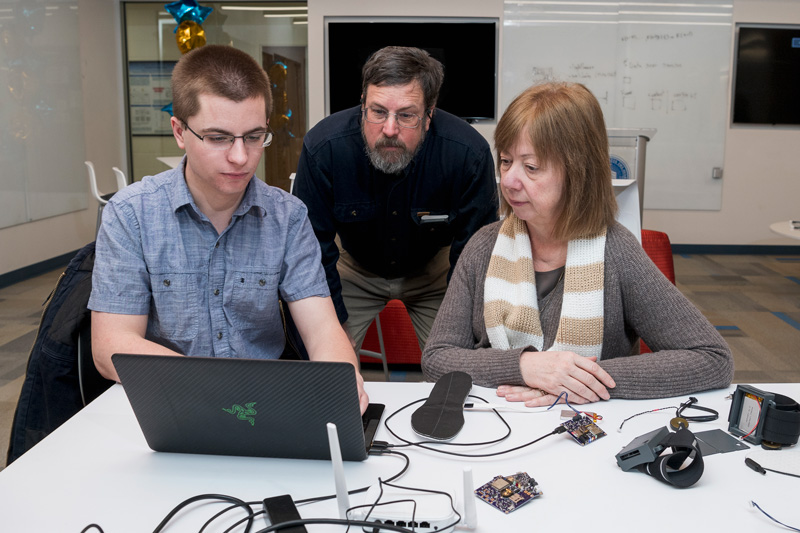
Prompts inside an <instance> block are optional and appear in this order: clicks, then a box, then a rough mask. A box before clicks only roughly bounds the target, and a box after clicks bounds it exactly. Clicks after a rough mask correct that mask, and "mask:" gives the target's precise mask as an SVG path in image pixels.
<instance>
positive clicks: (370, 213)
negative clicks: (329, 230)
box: [333, 202, 377, 224]
mask: <svg viewBox="0 0 800 533" xmlns="http://www.w3.org/2000/svg"><path fill="white" fill-rule="evenodd" d="M376 212H377V206H376V205H375V204H374V203H372V202H355V203H349V204H336V205H334V206H333V216H334V217H335V218H336V220H337V221H339V222H342V223H345V224H347V223H358V222H371V221H372V220H374V219H375V214H376Z"/></svg>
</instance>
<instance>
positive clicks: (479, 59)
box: [325, 17, 498, 122]
mask: <svg viewBox="0 0 800 533" xmlns="http://www.w3.org/2000/svg"><path fill="white" fill-rule="evenodd" d="M325 31H326V45H327V46H326V75H325V81H326V112H327V113H328V114H331V113H335V112H337V111H341V110H343V109H347V108H350V107H353V106H355V105H358V103H359V98H360V97H361V68H362V67H363V66H364V63H365V62H366V60H367V59H368V58H369V56H370V55H371V54H372V53H373V52H375V51H377V50H379V49H381V48H383V47H384V46H414V47H417V48H422V49H424V50H427V51H428V53H430V54H431V55H432V56H433V57H435V58H436V59H438V60H439V61H441V63H442V64H443V65H444V83H443V84H442V89H441V91H440V93H439V101H438V104H437V107H438V108H440V109H444V110H445V111H448V112H449V113H452V114H454V115H456V116H458V117H461V118H463V119H465V120H467V121H469V122H474V121H483V120H495V118H496V109H497V40H498V38H497V36H498V20H497V19H487V18H459V19H456V18H424V19H417V18H408V19H397V18H391V19H384V18H381V19H375V18H352V17H348V18H340V17H331V18H327V19H326V20H325Z"/></svg>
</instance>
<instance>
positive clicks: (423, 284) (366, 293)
mask: <svg viewBox="0 0 800 533" xmlns="http://www.w3.org/2000/svg"><path fill="white" fill-rule="evenodd" d="M339 252H340V256H339V262H338V263H337V269H338V271H339V277H340V278H341V280H342V299H343V300H344V305H345V307H346V308H347V314H348V319H347V323H346V324H345V327H346V328H347V330H348V331H349V332H350V335H351V336H352V337H353V340H354V341H355V343H356V350H359V349H361V344H362V343H363V342H364V337H365V336H366V335H367V329H369V325H370V324H371V323H372V321H373V320H374V319H375V317H376V316H378V313H380V312H381V311H382V310H383V308H384V307H386V304H387V303H388V302H389V300H395V299H397V300H401V301H402V302H403V304H405V306H406V309H407V310H408V314H409V316H410V317H411V323H412V324H413V325H414V331H415V333H416V334H417V341H418V342H419V348H420V350H422V349H423V348H424V346H425V341H426V340H427V339H428V334H430V332H431V328H432V327H433V320H434V319H435V318H436V313H437V312H438V311H439V306H440V305H441V304H442V299H444V293H445V291H446V290H447V272H448V271H449V270H450V257H449V256H450V247H447V248H443V249H442V250H440V251H439V253H438V254H436V255H435V256H434V258H433V259H431V261H430V262H429V263H428V265H427V267H426V268H425V270H424V271H423V272H420V273H418V274H417V275H414V276H408V277H405V278H396V279H384V278H381V277H378V276H376V275H375V274H372V273H371V272H368V271H366V270H364V268H362V267H361V265H359V264H358V263H357V262H356V261H355V260H354V259H353V258H352V257H351V256H350V254H348V253H347V252H346V251H345V250H342V249H341V247H340V249H339Z"/></svg>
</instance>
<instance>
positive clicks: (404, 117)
mask: <svg viewBox="0 0 800 533" xmlns="http://www.w3.org/2000/svg"><path fill="white" fill-rule="evenodd" d="M389 115H394V119H395V120H396V121H397V124H398V125H399V126H400V127H403V128H409V129H414V128H416V127H417V126H419V123H420V121H421V120H422V117H420V116H419V115H415V114H414V113H406V112H405V111H401V112H400V113H389V112H388V111H386V110H385V109H375V108H374V107H365V108H364V120H366V121H367V122H371V123H372V124H383V123H384V122H386V121H387V120H388V119H389Z"/></svg>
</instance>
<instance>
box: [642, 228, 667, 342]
mask: <svg viewBox="0 0 800 533" xmlns="http://www.w3.org/2000/svg"><path fill="white" fill-rule="evenodd" d="M642 248H644V251H645V253H647V255H648V257H650V259H651V260H652V261H653V263H655V265H656V266H657V267H658V269H659V270H660V271H661V272H662V273H663V274H664V275H665V276H666V277H667V279H668V280H670V281H671V282H672V284H673V285H675V263H674V261H673V259H672V244H671V243H670V241H669V237H668V236H667V234H666V233H664V232H661V231H654V230H649V229H643V230H642ZM639 348H640V350H639V353H651V352H652V350H651V349H650V348H648V346H647V344H645V343H644V341H640V345H639Z"/></svg>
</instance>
